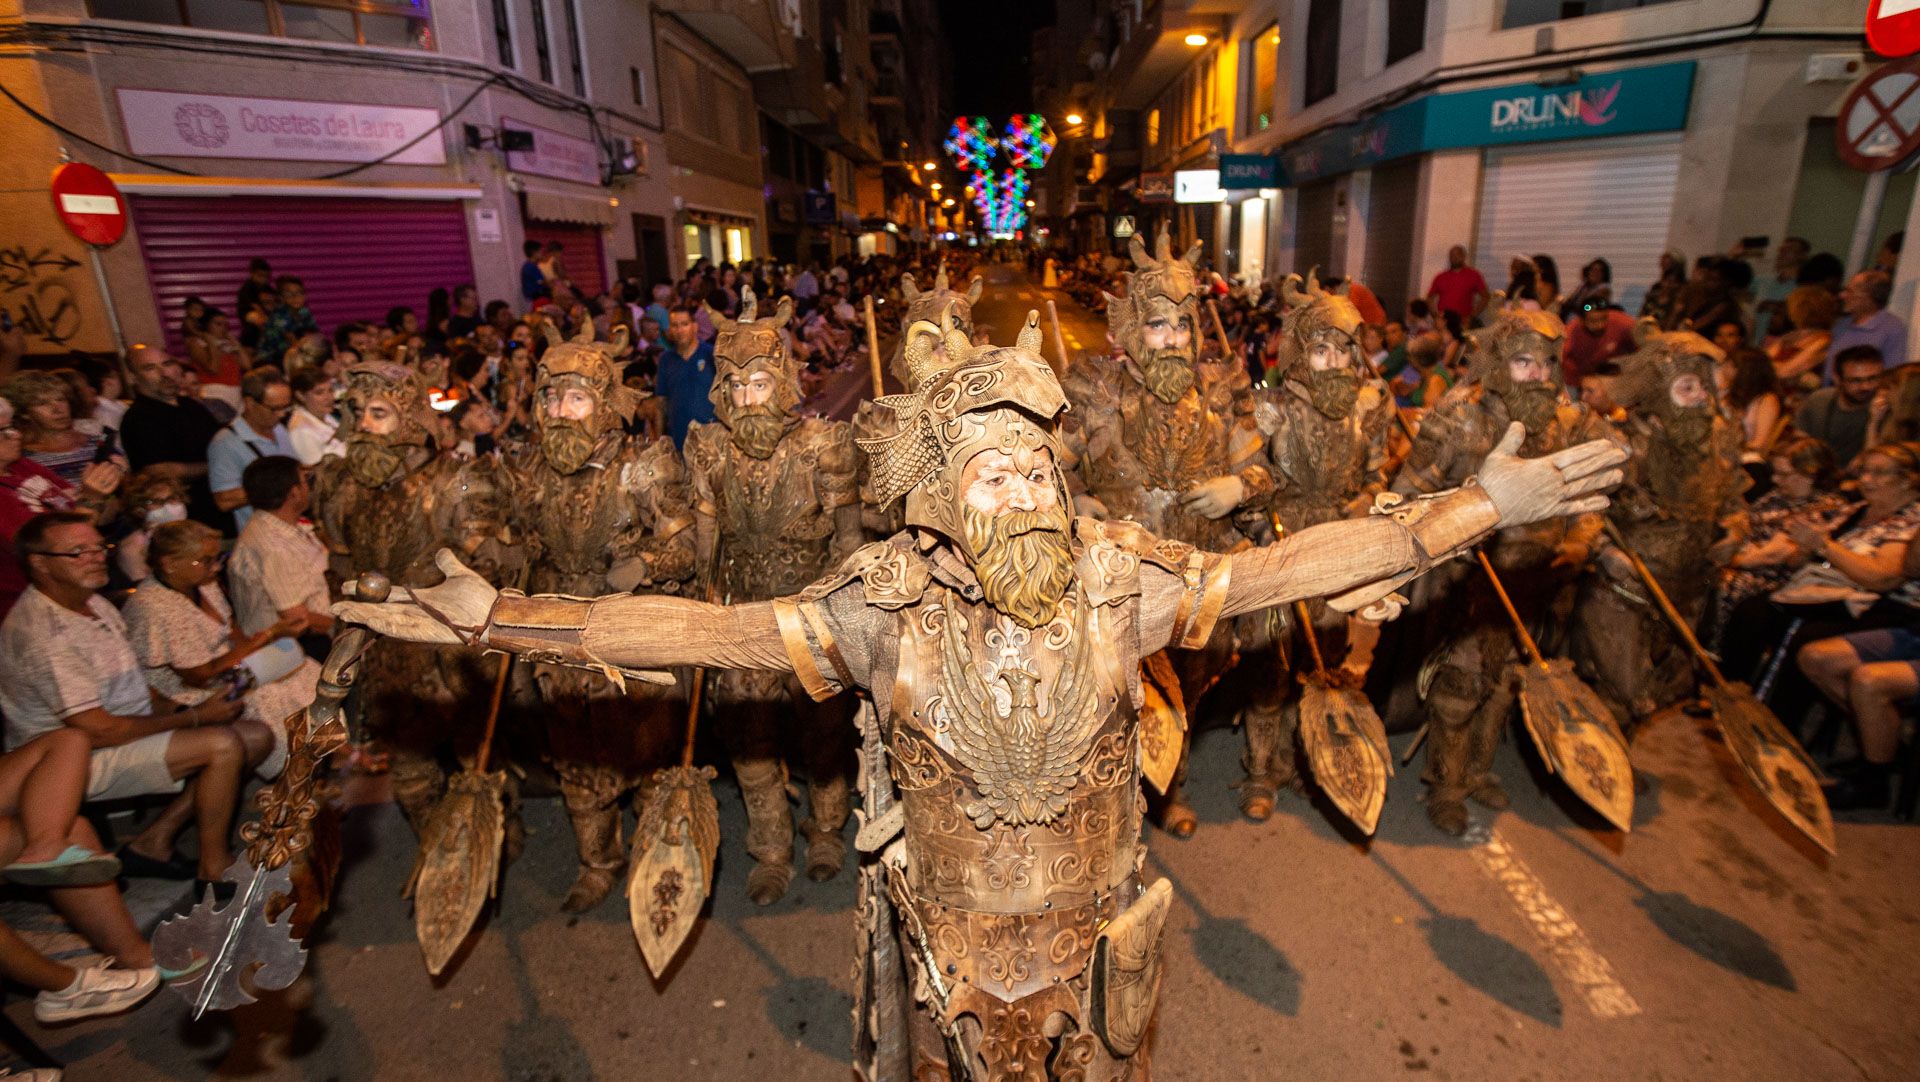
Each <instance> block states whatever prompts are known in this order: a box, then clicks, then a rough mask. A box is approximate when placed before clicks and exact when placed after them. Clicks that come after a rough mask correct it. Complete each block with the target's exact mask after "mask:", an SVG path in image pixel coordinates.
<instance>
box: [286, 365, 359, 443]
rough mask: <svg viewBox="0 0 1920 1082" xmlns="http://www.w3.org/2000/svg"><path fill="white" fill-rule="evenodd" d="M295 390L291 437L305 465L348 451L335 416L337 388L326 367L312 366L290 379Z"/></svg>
mask: <svg viewBox="0 0 1920 1082" xmlns="http://www.w3.org/2000/svg"><path fill="white" fill-rule="evenodd" d="M287 383H288V386H289V387H291V388H292V389H293V416H292V417H289V418H288V419H287V438H288V439H289V440H291V441H292V442H293V453H294V457H295V458H298V459H299V460H300V464H301V465H302V466H312V465H316V464H318V463H319V461H320V460H321V459H323V458H325V457H327V456H328V455H337V454H344V453H345V450H346V449H345V447H344V446H342V444H341V442H340V440H339V438H338V437H337V436H336V435H335V433H336V432H337V431H338V430H339V428H340V422H339V421H336V420H334V418H333V402H334V397H335V394H336V389H335V387H334V385H333V380H331V379H329V378H328V376H327V373H326V370H325V369H324V368H321V367H320V366H319V365H309V366H308V367H306V368H302V369H300V370H299V371H298V372H295V373H294V374H293V378H292V379H291V380H288V381H287Z"/></svg>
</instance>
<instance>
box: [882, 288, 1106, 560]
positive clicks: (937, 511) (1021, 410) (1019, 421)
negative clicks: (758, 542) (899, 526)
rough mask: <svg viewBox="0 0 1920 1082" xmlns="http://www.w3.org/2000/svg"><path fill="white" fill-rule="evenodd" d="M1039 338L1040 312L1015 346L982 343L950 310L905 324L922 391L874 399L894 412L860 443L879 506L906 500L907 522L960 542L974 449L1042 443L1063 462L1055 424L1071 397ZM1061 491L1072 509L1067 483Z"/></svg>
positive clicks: (912, 372) (911, 364) (1030, 317)
mask: <svg viewBox="0 0 1920 1082" xmlns="http://www.w3.org/2000/svg"><path fill="white" fill-rule="evenodd" d="M943 328H944V329H943ZM1040 343H1041V337H1040V316H1039V314H1038V313H1037V312H1029V313H1028V314H1027V323H1026V326H1024V327H1022V328H1021V330H1020V337H1019V339H1018V340H1017V341H1016V342H1015V344H1014V345H1012V346H992V345H985V346H981V347H979V348H977V349H976V348H975V347H974V346H973V344H972V342H971V340H970V339H969V338H968V337H967V335H966V334H965V333H963V332H962V331H960V330H958V329H957V328H955V327H953V326H952V324H951V321H950V320H949V319H947V318H944V316H943V317H941V318H936V319H933V320H922V321H920V322H917V323H914V324H912V325H910V326H909V327H908V328H907V332H906V348H905V351H904V352H905V356H906V361H907V367H908V377H909V379H910V380H911V381H912V385H913V386H914V387H917V388H918V390H915V391H912V392H910V393H908V394H898V395H888V396H887V397H885V398H878V399H875V400H874V402H875V404H876V405H878V406H881V407H884V408H885V410H886V411H887V412H888V413H890V414H891V417H890V418H887V417H886V414H882V415H881V416H882V420H881V421H880V424H879V428H880V430H881V431H880V434H878V435H875V436H872V437H866V438H862V439H860V441H859V443H860V447H861V449H862V450H864V451H866V452H867V454H868V455H870V456H871V461H872V468H873V486H874V491H875V499H876V500H877V502H878V503H879V505H880V506H881V507H886V506H888V505H890V504H892V503H893V501H895V500H897V499H899V498H900V497H902V496H905V497H906V500H907V513H906V521H907V523H908V524H909V525H912V526H921V527H925V528H927V529H930V530H934V531H937V532H939V533H941V534H944V535H946V536H947V537H949V538H952V539H954V540H961V539H963V538H964V537H965V531H964V528H963V525H962V522H961V514H960V504H961V498H962V492H961V485H960V474H961V471H962V470H963V469H964V468H965V467H966V464H967V461H968V460H969V459H971V458H973V456H974V455H976V454H979V453H980V452H981V451H984V450H989V449H998V450H1002V451H1006V452H1007V453H1009V454H1011V453H1014V452H1015V451H1017V450H1020V449H1028V450H1038V449H1042V448H1044V449H1046V450H1047V451H1049V452H1051V454H1052V456H1053V459H1054V461H1055V462H1056V463H1057V462H1060V461H1062V460H1063V457H1064V456H1063V452H1062V450H1061V447H1060V444H1059V442H1058V441H1057V439H1056V438H1055V436H1054V421H1055V420H1056V419H1057V418H1058V417H1059V415H1060V413H1061V412H1062V411H1063V410H1065V409H1066V408H1067V399H1066V395H1065V393H1064V392H1062V391H1061V389H1060V381H1059V380H1058V379H1057V378H1055V377H1054V374H1053V369H1052V368H1050V367H1049V366H1048V365H1047V362H1046V360H1045V359H1044V358H1042V357H1041V356H1040ZM1055 477H1056V483H1060V482H1059V481H1058V477H1059V475H1058V472H1057V471H1056V474H1055ZM1059 494H1060V499H1061V504H1062V506H1067V505H1068V503H1067V494H1066V489H1065V487H1064V484H1063V483H1062V484H1061V488H1060V492H1059Z"/></svg>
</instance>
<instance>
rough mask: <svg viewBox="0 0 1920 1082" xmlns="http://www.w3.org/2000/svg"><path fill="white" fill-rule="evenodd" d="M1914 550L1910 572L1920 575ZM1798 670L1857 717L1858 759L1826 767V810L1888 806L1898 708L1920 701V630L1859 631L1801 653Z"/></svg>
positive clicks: (1815, 644) (1819, 642) (1897, 741)
mask: <svg viewBox="0 0 1920 1082" xmlns="http://www.w3.org/2000/svg"><path fill="white" fill-rule="evenodd" d="M1916 550H1920V546H1913V547H1912V548H1911V549H1909V555H1908V559H1907V561H1906V567H1905V571H1906V573H1907V574H1908V575H1909V576H1920V560H1916V559H1914V556H1913V553H1914V552H1915V551H1916ZM1797 660H1798V662H1799V665H1800V671H1801V672H1803V673H1805V674H1806V676H1807V679H1809V680H1811V681H1812V682H1813V685H1814V686H1815V687H1817V688H1819V689H1820V691H1821V693H1822V694H1824V695H1825V696H1826V697H1827V698H1828V699H1829V700H1830V701H1832V702H1833V703H1835V704H1837V705H1839V706H1841V707H1844V708H1846V709H1848V710H1850V711H1852V713H1853V722H1854V725H1855V726H1856V727H1857V728H1858V731H1859V737H1860V755H1859V757H1858V758H1856V759H1853V760H1851V761H1849V762H1845V763H1835V764H1833V765H1832V766H1830V767H1828V768H1827V773H1828V774H1830V775H1831V776H1832V778H1833V780H1832V781H1831V782H1829V783H1828V784H1827V785H1826V787H1825V788H1826V797H1827V807H1829V808H1831V809H1832V810H1834V811H1848V810H1852V809H1855V808H1884V807H1886V806H1887V797H1888V792H1887V790H1888V780H1889V779H1890V778H1891V776H1892V775H1893V772H1894V757H1895V756H1896V755H1897V754H1898V753H1899V750H1900V710H1901V708H1902V707H1903V706H1908V705H1911V704H1912V702H1913V701H1914V699H1915V698H1916V697H1920V629H1916V628H1914V627H1913V626H1911V625H1909V626H1907V627H1890V628H1881V629H1878V630H1874V631H1855V632H1852V633H1849V634H1845V635H1838V636H1835V637H1833V638H1830V639H1819V640H1817V641H1814V642H1810V643H1808V644H1807V645H1805V646H1803V647H1801V648H1800V653H1799V655H1798V658H1797Z"/></svg>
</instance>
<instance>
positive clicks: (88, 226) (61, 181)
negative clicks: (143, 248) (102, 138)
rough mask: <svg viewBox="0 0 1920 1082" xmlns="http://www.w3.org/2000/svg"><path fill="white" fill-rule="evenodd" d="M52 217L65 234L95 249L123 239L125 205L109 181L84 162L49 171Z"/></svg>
mask: <svg viewBox="0 0 1920 1082" xmlns="http://www.w3.org/2000/svg"><path fill="white" fill-rule="evenodd" d="M52 194H53V213H54V214H56V215H58V216H59V218H60V224H61V225H64V226H66V227H67V232H69V233H72V234H73V235H74V236H76V237H79V238H80V239H81V240H83V241H86V242H87V243H88V244H91V245H93V246H94V247H96V248H106V247H110V246H112V245H113V244H116V243H118V242H119V240H120V238H121V237H124V236H126V235H127V201H126V199H125V197H123V196H122V195H121V194H120V189H119V188H117V187H115V186H114V183H113V178H111V177H109V176H107V175H106V174H105V173H102V172H101V171H100V170H98V169H95V168H94V167H93V166H91V165H88V164H86V163H85V162H68V163H66V164H65V165H62V166H59V167H58V168H56V169H55V170H54V171H53V185H52Z"/></svg>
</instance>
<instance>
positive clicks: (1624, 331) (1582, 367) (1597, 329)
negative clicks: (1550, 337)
mask: <svg viewBox="0 0 1920 1082" xmlns="http://www.w3.org/2000/svg"><path fill="white" fill-rule="evenodd" d="M1638 348H1639V346H1638V344H1637V343H1635V341H1634V323H1633V317H1632V316H1629V315H1628V314H1626V313H1625V312H1622V311H1621V310H1620V309H1618V308H1610V307H1607V306H1606V305H1605V304H1602V303H1600V302H1598V301H1594V302H1591V303H1589V304H1588V305H1587V306H1585V307H1583V308H1581V309H1580V310H1579V311H1577V312H1575V313H1574V314H1573V318H1572V319H1570V320H1568V321H1567V335H1566V337H1565V338H1564V339H1562V340H1561V344H1560V372H1561V375H1562V377H1563V378H1564V379H1565V381H1566V385H1567V386H1569V387H1579V386H1580V382H1581V381H1582V380H1584V379H1586V378H1587V377H1588V376H1589V375H1592V374H1593V373H1594V371H1596V370H1597V369H1598V368H1599V367H1600V366H1601V365H1603V364H1607V363H1608V362H1612V361H1618V359H1619V358H1621V357H1625V356H1626V355H1628V354H1630V353H1632V352H1633V351H1634V350H1636V349H1638Z"/></svg>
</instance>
